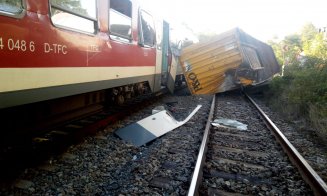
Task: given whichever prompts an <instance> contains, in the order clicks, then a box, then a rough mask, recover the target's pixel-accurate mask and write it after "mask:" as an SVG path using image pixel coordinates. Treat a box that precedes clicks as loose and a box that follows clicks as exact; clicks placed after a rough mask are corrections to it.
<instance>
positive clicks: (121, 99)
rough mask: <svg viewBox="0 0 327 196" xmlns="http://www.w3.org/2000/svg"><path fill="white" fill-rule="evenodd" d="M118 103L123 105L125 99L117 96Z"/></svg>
mask: <svg viewBox="0 0 327 196" xmlns="http://www.w3.org/2000/svg"><path fill="white" fill-rule="evenodd" d="M116 102H117V104H118V105H123V104H124V102H125V98H124V96H123V95H117V97H116Z"/></svg>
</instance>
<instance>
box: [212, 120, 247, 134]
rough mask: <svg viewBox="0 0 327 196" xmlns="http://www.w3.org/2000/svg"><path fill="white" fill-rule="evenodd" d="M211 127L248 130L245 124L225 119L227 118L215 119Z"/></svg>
mask: <svg viewBox="0 0 327 196" xmlns="http://www.w3.org/2000/svg"><path fill="white" fill-rule="evenodd" d="M211 125H213V126H215V127H224V126H226V127H229V128H236V129H238V130H241V131H246V130H247V129H248V128H247V126H248V125H246V124H243V123H241V122H239V121H237V120H232V119H227V118H219V119H215V120H214V121H213V122H212V123H211Z"/></svg>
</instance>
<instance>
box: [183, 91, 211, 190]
mask: <svg viewBox="0 0 327 196" xmlns="http://www.w3.org/2000/svg"><path fill="white" fill-rule="evenodd" d="M215 101H216V96H215V95H214V96H213V98H212V103H211V107H210V113H209V116H208V121H207V124H206V127H205V130H204V134H203V139H202V143H201V146H200V150H199V154H198V159H197V161H196V165H195V168H194V172H193V176H192V181H191V185H190V188H189V190H188V195H189V196H193V195H198V188H199V185H200V184H201V181H202V168H203V164H204V162H205V158H206V157H205V155H206V152H207V143H208V140H209V135H210V127H211V122H212V118H213V113H214V110H215Z"/></svg>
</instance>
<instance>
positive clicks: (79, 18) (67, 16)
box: [50, 0, 97, 33]
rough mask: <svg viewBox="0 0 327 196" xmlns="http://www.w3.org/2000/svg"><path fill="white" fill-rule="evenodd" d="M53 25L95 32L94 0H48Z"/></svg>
mask: <svg viewBox="0 0 327 196" xmlns="http://www.w3.org/2000/svg"><path fill="white" fill-rule="evenodd" d="M50 3H51V20H52V22H53V24H54V25H57V26H60V27H64V28H68V29H73V30H79V31H84V32H87V33H95V31H96V27H97V17H96V9H97V6H96V0H75V1H67V0H50Z"/></svg>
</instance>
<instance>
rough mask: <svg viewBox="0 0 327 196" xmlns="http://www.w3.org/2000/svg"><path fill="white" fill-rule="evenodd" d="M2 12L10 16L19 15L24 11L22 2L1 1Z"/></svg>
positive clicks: (14, 0) (17, 0)
mask: <svg viewBox="0 0 327 196" xmlns="http://www.w3.org/2000/svg"><path fill="white" fill-rule="evenodd" d="M0 11H1V12H6V13H10V14H19V13H21V12H22V11H23V3H22V0H0Z"/></svg>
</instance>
